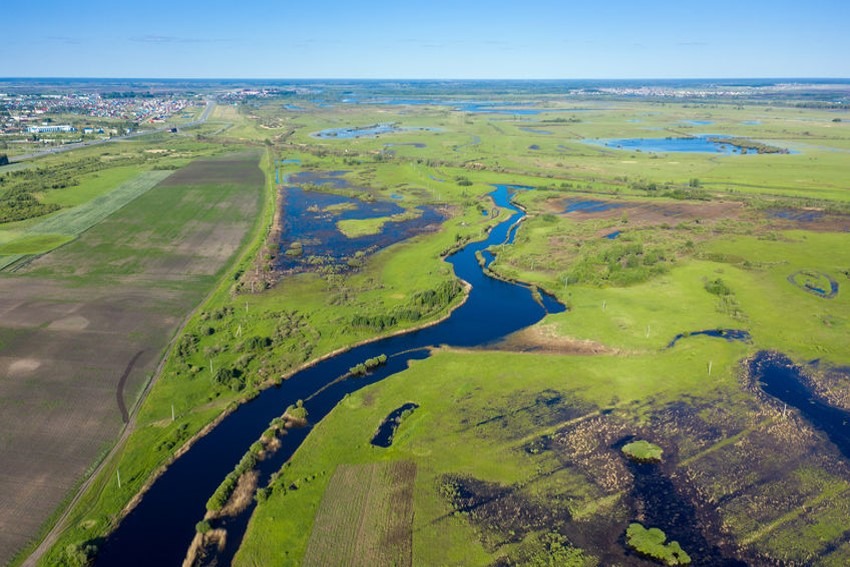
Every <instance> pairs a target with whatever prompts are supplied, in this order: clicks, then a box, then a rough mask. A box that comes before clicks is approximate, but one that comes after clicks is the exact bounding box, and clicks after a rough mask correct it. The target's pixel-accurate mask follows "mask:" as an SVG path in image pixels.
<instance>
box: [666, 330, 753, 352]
mask: <svg viewBox="0 0 850 567" xmlns="http://www.w3.org/2000/svg"><path fill="white" fill-rule="evenodd" d="M698 335H704V336H706V337H714V338H715V339H726V340H727V341H730V342H731V341H741V342H744V343H749V342H752V340H753V338H752V336H750V333H749V332H748V331H743V330H741V329H708V330H706V331H693V332H691V333H679V334H678V335H676V336H675V337H673V340H672V341H670V344H668V345H667V348H673V347H674V346H676V343H677V342H679V341H680V340H682V339H686V338H688V337H695V336H698Z"/></svg>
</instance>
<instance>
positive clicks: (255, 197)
mask: <svg viewBox="0 0 850 567" xmlns="http://www.w3.org/2000/svg"><path fill="white" fill-rule="evenodd" d="M234 172H236V173H234ZM175 175H177V176H178V180H182V183H185V184H186V185H182V186H181V185H179V184H177V183H175V181H174V180H169V183H168V184H167V185H164V184H162V185H159V186H157V187H154V188H153V189H151V190H150V191H149V192H148V194H146V195H144V196H143V197H140V198H139V199H137V200H135V201H133V202H132V203H130V204H129V205H127V206H126V207H124V208H123V209H121V210H119V211H117V212H116V213H114V214H113V215H112V216H110V217H109V218H107V219H106V220H105V221H103V222H102V223H100V224H99V225H97V226H95V227H93V228H92V229H90V230H89V231H88V232H86V233H84V234H83V235H82V236H81V237H80V238H79V239H78V240H77V241H75V242H73V243H70V244H68V245H67V246H64V247H62V248H60V249H57V250H55V251H53V252H51V253H50V254H47V255H45V256H43V257H41V258H39V259H37V260H35V261H34V262H32V263H31V264H30V265H29V266H28V267H26V268H25V269H23V270H21V271H19V272H16V273H14V274H5V275H3V276H0V455H2V458H0V564H6V563H7V562H8V561H9V560H10V559H11V558H12V557H13V556H14V554H15V553H16V552H17V551H18V550H20V549H21V548H23V547H24V546H25V545H26V544H27V542H29V541H30V540H31V539H32V538H34V537H35V536H36V535H37V534H38V533H39V530H40V529H41V527H42V525H43V524H44V522H45V521H46V520H47V519H48V517H49V516H50V515H51V514H52V513H53V512H54V511H55V510H56V508H57V507H58V506H59V505H60V503H61V502H62V501H63V500H65V499H66V498H67V497H68V496H69V492H70V491H71V490H72V489H73V488H74V487H75V485H77V483H79V482H80V481H81V480H82V479H83V477H84V475H85V473H86V471H87V470H90V468H91V467H92V466H93V465H94V464H95V463H96V460H97V458H98V456H99V455H102V454H103V453H104V451H106V450H107V449H108V448H109V447H110V446H111V444H112V443H113V442H114V441H115V440H116V439H117V437H118V435H119V434H120V433H121V430H122V428H123V426H124V423H125V421H126V419H127V417H128V412H131V411H132V409H133V408H134V406H135V404H136V401H137V400H138V398H139V396H140V395H141V393H142V392H143V390H144V388H145V385H146V384H147V382H148V381H149V379H150V378H151V376H152V375H153V374H154V373H155V372H156V369H157V365H158V363H159V361H160V359H161V357H162V355H163V353H164V351H165V349H166V347H167V345H168V343H169V341H170V340H171V337H172V336H173V335H174V333H175V331H176V330H177V329H178V327H179V326H180V325H181V323H182V321H183V320H184V318H185V317H186V316H187V314H188V313H189V312H190V311H191V310H192V309H193V308H194V307H195V306H197V305H198V303H199V302H200V301H201V300H202V299H203V297H204V296H205V295H206V294H207V293H209V291H210V290H211V288H212V286H213V285H214V278H213V277H211V276H214V275H215V274H217V273H220V270H221V269H222V268H224V267H225V266H226V265H227V263H228V261H229V260H230V258H231V257H232V255H233V254H234V252H235V251H236V250H237V249H238V248H239V246H240V244H241V242H242V241H243V239H244V238H245V235H246V234H247V232H248V231H249V230H250V228H251V226H252V224H253V222H254V219H255V217H256V214H257V212H258V210H259V205H260V191H261V188H262V186H263V182H264V179H263V175H262V172H261V171H260V169H259V168H258V167H257V156H256V155H252V156H250V157H249V156H245V157H240V158H239V159H233V158H232V157H229V158H227V159H225V160H223V161H222V162H221V163H218V162H207V161H201V162H195V163H193V164H190V165H189V166H187V167H186V168H184V169H183V170H181V171H178V172H176V173H175ZM216 175H219V176H221V177H222V179H223V181H222V179H218V178H216ZM200 182H203V183H205V184H206V185H204V186H199V185H198V184H199V183H200ZM224 183H226V184H227V186H228V187H227V188H226V189H225V188H222V184H224ZM216 184H218V185H216ZM204 197H206V200H205V199H204ZM187 219H189V220H188V221H187ZM137 220H138V222H137ZM140 226H144V228H145V230H146V231H147V233H146V234H145V235H144V236H140V232H139V230H140ZM217 226H218V227H220V230H217V229H216V227H217Z"/></svg>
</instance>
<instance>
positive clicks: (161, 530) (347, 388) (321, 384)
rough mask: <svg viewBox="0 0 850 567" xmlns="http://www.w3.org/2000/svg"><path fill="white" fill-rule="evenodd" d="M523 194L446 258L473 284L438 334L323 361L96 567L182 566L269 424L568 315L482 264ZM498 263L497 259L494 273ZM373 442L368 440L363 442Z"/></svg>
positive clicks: (120, 537)
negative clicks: (294, 408) (431, 351)
mask: <svg viewBox="0 0 850 567" xmlns="http://www.w3.org/2000/svg"><path fill="white" fill-rule="evenodd" d="M516 190H517V189H516V187H509V186H506V185H500V186H497V187H496V190H495V191H493V192H492V193H490V196H491V197H492V198H493V200H494V202H495V203H496V205H498V206H500V207H504V208H507V209H509V210H510V211H512V214H511V216H510V218H508V219H507V220H505V221H503V222H502V223H500V224H499V225H497V226H496V227H495V228H493V230H492V231H491V232H490V234H489V236H488V237H487V239H486V240H483V241H481V242H474V243H471V244H468V245H467V246H465V247H464V248H462V249H461V250H460V251H458V252H456V253H454V254H452V255H451V256H449V257H448V258H447V261H448V262H449V263H450V264H451V265H452V266H453V268H454V271H455V274H456V275H457V276H458V277H459V278H461V279H463V280H465V281H466V282H468V283H469V284H471V285H472V289H471V291H470V293H469V296H468V298H467V300H466V302H465V303H464V304H463V305H461V306H460V307H458V308H457V309H456V310H455V311H453V312H452V313H451V315H450V316H449V317H448V318H447V319H445V320H444V321H442V322H440V323H439V324H436V325H434V326H431V327H427V328H424V329H420V330H417V331H412V332H410V333H407V334H404V335H398V336H395V337H389V338H385V339H381V340H377V341H375V342H372V343H368V344H365V345H362V346H359V347H355V348H353V349H351V350H349V351H347V352H344V353H342V354H339V355H337V356H334V357H332V358H328V359H326V360H323V361H321V362H318V363H317V364H315V365H314V366H311V367H309V368H306V369H304V370H301V371H299V372H297V373H295V374H294V375H293V376H292V377H290V378H289V379H288V380H286V381H285V382H283V384H281V385H280V386H279V387H275V388H271V389H269V390H265V391H264V392H262V393H261V394H260V395H259V396H258V397H256V398H255V399H254V400H252V401H250V402H248V403H246V404H244V405H242V406H240V407H239V408H238V409H237V410H236V411H234V413H232V414H231V415H229V416H228V417H227V418H226V419H224V420H223V421H222V422H221V423H220V424H219V425H218V426H216V427H215V428H214V429H213V430H212V431H211V432H210V433H209V434H207V435H206V436H204V437H203V438H201V439H199V440H198V441H197V442H196V443H195V444H194V445H193V446H192V448H191V449H190V450H189V451H188V452H187V453H186V454H185V455H183V456H182V457H180V458H179V459H177V460H176V461H175V462H174V463H173V464H172V465H171V466H170V467H169V468H168V470H167V471H166V472H165V473H164V474H163V475H162V476H161V477H160V478H159V479H157V481H156V482H155V483H154V484H153V486H152V487H151V489H150V490H149V491H148V492H147V493H146V494H145V496H144V497H143V498H142V500H141V502H140V503H139V504H138V506H136V508H135V509H134V510H133V511H132V512H131V513H130V514H129V515H128V516H127V517H126V518H124V520H123V521H122V522H121V524H120V525H119V526H118V528H117V529H116V530H115V532H114V533H113V534H112V535H111V536H110V537H109V538H108V539H107V540H106V541H105V543H104V544H103V546H102V548H101V551H100V553H99V555H98V557H97V560H96V561H95V564H96V565H99V566H116V567H117V566H120V567H132V566H149V565H179V564H180V563H181V562H182V561H183V558H184V556H185V554H186V550H187V549H188V547H189V545H190V543H191V541H192V538H193V537H194V533H195V527H194V526H195V523H196V522H198V521H200V520H201V519H202V518H203V516H204V513H205V504H206V501H207V499H208V498H209V497H210V496H211V495H212V493H213V492H214V491H215V489H216V488H217V487H218V485H219V483H220V482H221V480H222V479H223V478H224V477H225V476H226V475H227V474H228V473H229V472H230V471H231V470H233V468H234V467H235V465H236V463H237V462H238V461H239V459H240V458H241V457H242V455H243V454H244V453H245V452H246V451H247V449H248V447H249V446H250V445H251V444H252V443H253V442H254V441H256V440H257V439H259V437H260V435H261V434H262V433H263V431H264V430H265V429H266V427H267V426H268V423H269V422H270V421H271V420H272V419H274V418H275V417H278V416H280V415H281V414H282V413H283V411H284V410H285V409H286V408H287V406H289V405H291V404H293V403H295V402H296V401H297V400H299V399H302V400H304V401H305V403H304V405H305V407H306V408H307V409H308V411H309V413H310V421H311V422H313V423H315V422H317V421H319V420H321V419H322V418H323V417H324V416H326V415H327V414H328V412H330V410H331V409H333V407H334V406H335V405H336V404H337V403H338V402H339V401H340V400H341V399H342V398H343V397H344V396H345V395H346V394H347V393H350V392H353V391H356V390H358V389H360V388H362V387H363V386H365V385H367V384H371V383H373V382H376V381H379V380H381V379H383V378H386V377H387V376H390V375H392V374H395V373H397V372H399V371H401V370H403V369H404V368H406V367H407V364H408V362H409V361H411V360H418V359H423V358H426V357H427V356H428V350H426V349H427V347H431V346H435V345H450V346H456V347H473V346H481V345H486V344H489V343H492V342H495V341H497V340H498V339H501V338H502V337H504V336H506V335H508V334H510V333H512V332H514V331H517V330H519V329H522V328H524V327H527V326H529V325H531V324H534V323H536V322H537V321H539V320H540V319H542V318H543V317H544V316H545V315H546V313H547V312H549V313H557V312H562V311H564V306H563V305H561V304H560V303H558V302H557V301H556V300H555V299H554V298H553V297H550V296H548V295H546V294H544V295H543V302H542V303H543V305H541V304H540V303H538V302H537V301H535V300H534V298H533V296H532V293H531V291H530V290H529V289H528V288H527V287H524V286H522V285H515V284H511V283H507V282H503V281H501V280H497V279H494V278H490V277H488V276H486V275H485V273H484V271H483V270H482V269H481V266H480V265H479V264H478V260H477V258H476V253H478V252H481V251H484V250H485V249H486V248H488V247H489V246H493V245H499V244H506V243H510V242H512V238H513V236H514V234H515V225H516V223H517V222H518V221H519V220H520V219H521V218H522V217H523V216H524V213H523V212H522V211H521V210H519V209H518V208H516V207H514V206H513V205H512V204H510V202H509V200H510V195H511V194H512V193H513V192H514V191H516ZM491 261H492V255H490V257H489V258H488V260H487V262H486V265H489V263H490V262H491ZM380 354H386V355H387V356H388V357H389V359H388V360H387V364H386V365H384V366H380V367H378V368H377V369H375V370H374V371H373V372H372V373H371V374H369V375H367V376H364V377H360V378H349V379H346V380H338V378H339V377H341V376H343V375H345V374H346V373H347V372H348V369H349V368H351V367H352V366H354V365H356V364H358V363H360V362H363V361H364V360H366V359H368V358H373V357H376V356H378V355H380ZM308 432H309V429H300V430H299V429H295V430H290V432H289V434H288V435H286V436H285V437H284V438H283V447H282V448H281V449H280V450H279V451H278V452H277V453H276V454H275V455H274V457H273V458H271V459H269V460H267V461H264V462H263V463H261V465H260V468H261V475H262V476H261V481H260V482H261V485H262V484H263V483H266V482H267V481H268V476H269V475H270V474H271V473H272V472H273V471H275V470H277V469H278V468H280V466H281V464H282V463H283V462H285V461H286V460H287V459H289V457H290V456H291V455H292V453H293V452H294V451H295V450H296V449H297V448H298V446H299V445H300V444H301V442H302V441H303V439H304V438H305V437H306V436H307V434H308ZM368 435H369V432H366V431H364V437H366V438H368ZM250 512H251V509H249V510H248V512H247V513H245V514H242V515H240V516H239V517H237V518H235V519H233V520H228V521H227V522H226V524H224V525H225V527H226V528H227V531H228V535H227V547H226V549H225V550H224V552H223V553H222V554H221V556H220V557H219V560H220V564H222V565H227V564H229V562H230V560H231V558H232V557H233V554H234V553H235V552H236V549H237V548H238V547H239V545H240V543H241V540H242V537H243V535H244V531H245V527H246V526H247V522H248V519H249V516H250Z"/></svg>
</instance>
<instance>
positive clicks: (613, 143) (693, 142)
mask: <svg viewBox="0 0 850 567" xmlns="http://www.w3.org/2000/svg"><path fill="white" fill-rule="evenodd" d="M723 137H724V136H716V135H707V134H703V135H699V136H694V137H692V138H598V139H587V140H584V142H585V143H588V144H593V145H601V146H605V147H607V148H614V149H617V150H625V151H638V150H640V151H642V152H656V153H661V152H694V153H720V154H724V155H732V154H746V153H750V154H755V153H756V152H755V151H749V152H748V151H747V150H742V149H740V148H737V147H735V146H733V145H731V144H724V143H722V142H717V141H713V140H711V139H709V138H713V139H717V138H723ZM726 137H728V136H726Z"/></svg>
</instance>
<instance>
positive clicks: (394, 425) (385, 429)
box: [371, 402, 419, 449]
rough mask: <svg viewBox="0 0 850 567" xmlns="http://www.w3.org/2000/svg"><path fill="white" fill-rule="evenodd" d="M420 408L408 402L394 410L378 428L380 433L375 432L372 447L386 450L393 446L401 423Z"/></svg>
mask: <svg viewBox="0 0 850 567" xmlns="http://www.w3.org/2000/svg"><path fill="white" fill-rule="evenodd" d="M418 407H419V404H415V403H413V402H408V403H406V404H404V405H403V406H401V407H398V408H396V409H395V410H393V411H392V412H391V413H390V414H389V415H388V416H387V417H385V418H384V421H382V422H381V425H379V426H378V431H377V432H375V435H374V436H372V441H371V443H372V445H374V446H375V447H383V448H385V449H386V448H387V447H389V446H391V445H392V444H393V438H394V437H395V432H396V430H397V429H398V427H399V425H401V422H402V421H403V420H404V419H405V418H406V417H407V416H409V415H410V414H411V413H413V410H415V409H417V408H418Z"/></svg>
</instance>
